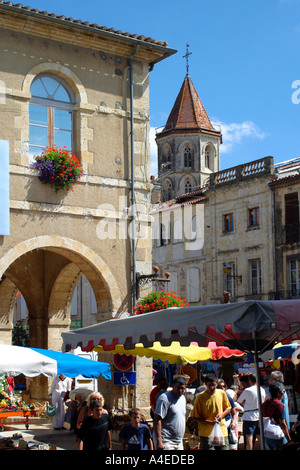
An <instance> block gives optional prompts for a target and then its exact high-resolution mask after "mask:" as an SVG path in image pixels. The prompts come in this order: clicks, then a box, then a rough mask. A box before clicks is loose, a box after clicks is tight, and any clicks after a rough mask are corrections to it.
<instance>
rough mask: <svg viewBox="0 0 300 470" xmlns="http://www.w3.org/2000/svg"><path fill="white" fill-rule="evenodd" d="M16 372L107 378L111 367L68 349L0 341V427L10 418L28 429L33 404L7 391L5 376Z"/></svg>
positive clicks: (32, 374) (32, 412) (50, 375)
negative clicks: (68, 351)
mask: <svg viewBox="0 0 300 470" xmlns="http://www.w3.org/2000/svg"><path fill="white" fill-rule="evenodd" d="M20 374H23V375H24V376H26V377H29V378H32V377H36V376H38V375H40V374H42V375H45V376H46V377H53V378H54V377H56V376H57V375H60V374H62V375H64V376H65V377H71V378H74V377H77V376H79V375H81V376H83V377H89V378H91V377H99V376H102V377H104V378H106V379H110V378H111V369H110V364H108V363H106V362H99V361H93V360H90V359H86V358H83V357H80V356H75V355H74V354H70V353H62V352H58V351H51V350H46V349H37V348H27V347H21V346H12V345H5V344H0V429H1V428H3V425H4V424H5V423H8V420H11V419H12V418H13V422H14V424H25V427H26V428H27V429H28V427H29V417H30V416H35V415H36V413H37V412H38V410H37V407H36V405H34V404H28V403H26V401H25V400H23V398H22V397H21V396H20V395H17V394H16V395H14V394H13V393H12V392H11V391H9V388H10V387H9V383H8V380H9V378H11V377H17V376H19V375H20ZM46 412H47V411H46Z"/></svg>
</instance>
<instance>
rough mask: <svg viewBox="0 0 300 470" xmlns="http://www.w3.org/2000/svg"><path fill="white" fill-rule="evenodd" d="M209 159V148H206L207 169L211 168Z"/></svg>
mask: <svg viewBox="0 0 300 470" xmlns="http://www.w3.org/2000/svg"><path fill="white" fill-rule="evenodd" d="M209 157H210V152H209V147H206V148H205V166H206V168H209V164H210V160H209Z"/></svg>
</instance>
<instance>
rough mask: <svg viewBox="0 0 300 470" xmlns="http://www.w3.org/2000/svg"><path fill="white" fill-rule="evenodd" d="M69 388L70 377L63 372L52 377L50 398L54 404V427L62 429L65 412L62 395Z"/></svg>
mask: <svg viewBox="0 0 300 470" xmlns="http://www.w3.org/2000/svg"><path fill="white" fill-rule="evenodd" d="M71 388H72V379H70V378H69V377H65V376H64V375H63V374H60V375H58V376H57V377H55V378H54V379H53V382H52V386H51V390H50V399H51V401H52V405H54V406H55V416H54V418H53V427H54V429H63V425H64V420H65V414H66V404H65V400H64V397H65V394H66V392H67V391H71Z"/></svg>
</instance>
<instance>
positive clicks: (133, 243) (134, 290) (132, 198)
mask: <svg viewBox="0 0 300 470" xmlns="http://www.w3.org/2000/svg"><path fill="white" fill-rule="evenodd" d="M139 47H140V46H139V44H137V46H136V48H135V50H134V51H133V53H132V54H131V56H130V57H129V72H130V140H131V227H132V233H131V246H132V311H133V308H134V307H135V305H136V259H135V191H134V133H133V65H132V61H133V56H134V55H135V54H136V53H137V51H138V50H139Z"/></svg>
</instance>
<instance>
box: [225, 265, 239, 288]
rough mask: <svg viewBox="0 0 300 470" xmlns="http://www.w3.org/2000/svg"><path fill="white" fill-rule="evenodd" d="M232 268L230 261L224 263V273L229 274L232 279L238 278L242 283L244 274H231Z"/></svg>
mask: <svg viewBox="0 0 300 470" xmlns="http://www.w3.org/2000/svg"><path fill="white" fill-rule="evenodd" d="M231 269H232V266H231V264H229V263H223V273H224V274H227V276H228V277H231V278H232V279H236V280H237V281H238V283H239V284H241V283H242V276H241V275H240V276H237V275H235V274H231Z"/></svg>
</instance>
